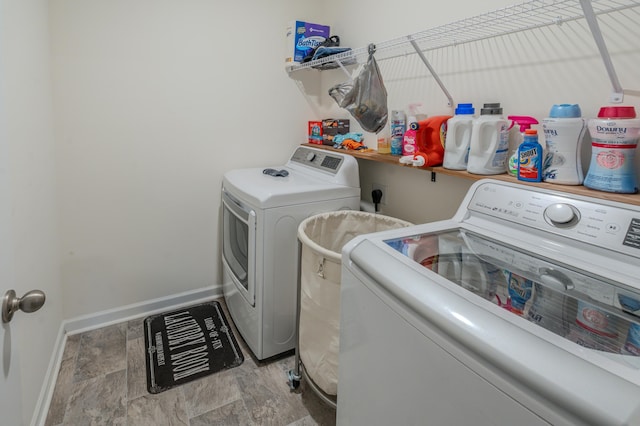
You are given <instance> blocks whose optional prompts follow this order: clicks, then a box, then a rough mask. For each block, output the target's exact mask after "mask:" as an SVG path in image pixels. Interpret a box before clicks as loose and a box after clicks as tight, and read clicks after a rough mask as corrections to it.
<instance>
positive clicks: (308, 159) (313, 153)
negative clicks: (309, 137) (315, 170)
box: [307, 152, 316, 162]
mask: <svg viewBox="0 0 640 426" xmlns="http://www.w3.org/2000/svg"><path fill="white" fill-rule="evenodd" d="M315 158H316V154H315V152H310V153H308V154H307V161H309V162H311V161H313V160H314V159H315Z"/></svg>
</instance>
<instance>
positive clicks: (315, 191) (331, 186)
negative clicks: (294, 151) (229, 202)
mask: <svg viewBox="0 0 640 426" xmlns="http://www.w3.org/2000/svg"><path fill="white" fill-rule="evenodd" d="M267 168H269V167H261V168H251V169H237V170H231V171H229V172H227V173H225V174H224V177H223V180H222V186H223V187H224V188H225V189H226V190H227V191H229V192H230V193H231V194H232V195H234V196H236V197H237V198H240V199H241V200H243V201H245V202H247V203H249V204H252V205H253V206H254V207H258V208H263V209H267V208H273V207H282V206H289V205H294V204H305V203H312V202H317V201H327V200H336V199H340V198H352V197H358V198H360V188H355V187H350V186H344V185H338V184H336V183H333V182H326V181H325V180H323V176H320V175H318V176H313V175H309V174H307V173H303V172H301V171H299V170H295V169H292V168H290V167H271V168H273V169H276V170H286V171H287V172H289V174H288V175H287V176H271V175H269V174H265V173H263V171H264V170H265V169H267Z"/></svg>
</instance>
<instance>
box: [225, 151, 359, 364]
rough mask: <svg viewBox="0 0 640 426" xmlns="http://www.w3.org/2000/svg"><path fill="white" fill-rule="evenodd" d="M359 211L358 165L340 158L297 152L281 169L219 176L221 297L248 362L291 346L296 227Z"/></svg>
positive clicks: (338, 155) (346, 157) (329, 153)
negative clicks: (346, 211)
mask: <svg viewBox="0 0 640 426" xmlns="http://www.w3.org/2000/svg"><path fill="white" fill-rule="evenodd" d="M359 206H360V178H359V174H358V163H357V161H356V160H355V158H353V157H352V156H350V155H345V154H343V153H338V152H333V151H326V150H321V149H315V148H310V147H298V148H297V149H296V150H295V151H294V152H293V154H292V155H291V157H290V159H289V161H288V162H287V163H286V164H285V165H284V166H279V167H260V168H250V169H238V170H232V171H229V172H227V173H225V175H224V178H223V181H222V209H223V224H222V231H223V250H222V263H223V270H224V283H223V292H224V297H225V301H226V303H227V306H228V308H229V312H230V314H231V317H232V318H233V321H234V323H235V325H236V327H237V329H238V331H239V332H240V334H241V335H242V337H243V338H244V340H245V341H246V343H247V345H248V346H249V347H250V348H251V350H252V351H253V353H254V355H255V356H256V358H258V359H265V358H268V357H271V356H274V355H278V354H280V353H282V352H286V351H288V350H291V349H293V348H294V347H295V343H296V304H297V300H298V297H297V280H298V241H297V230H298V226H299V225H300V222H302V221H303V220H304V219H306V218H307V217H309V216H312V215H314V214H317V213H322V212H327V211H335V210H342V209H351V210H357V209H359Z"/></svg>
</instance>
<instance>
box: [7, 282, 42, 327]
mask: <svg viewBox="0 0 640 426" xmlns="http://www.w3.org/2000/svg"><path fill="white" fill-rule="evenodd" d="M44 301H45V296H44V293H43V292H42V291H40V290H31V291H30V292H27V293H26V294H25V295H24V296H22V297H17V296H16V292H15V291H13V290H9V291H7V292H6V293H5V294H4V299H3V300H2V322H9V321H11V319H12V318H13V314H14V313H15V312H17V311H22V312H26V313H30V312H35V311H37V310H38V309H40V308H42V305H44Z"/></svg>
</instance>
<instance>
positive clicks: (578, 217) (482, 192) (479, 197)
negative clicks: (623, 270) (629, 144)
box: [466, 182, 640, 258]
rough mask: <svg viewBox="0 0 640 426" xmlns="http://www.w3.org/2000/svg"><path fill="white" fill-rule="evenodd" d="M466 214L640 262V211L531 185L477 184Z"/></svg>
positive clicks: (629, 206) (633, 207)
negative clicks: (634, 258)
mask: <svg viewBox="0 0 640 426" xmlns="http://www.w3.org/2000/svg"><path fill="white" fill-rule="evenodd" d="M466 208H467V210H469V211H471V212H475V213H480V214H482V215H489V216H491V217H492V218H494V219H497V220H499V221H503V220H504V221H508V222H515V223H518V224H520V225H524V226H527V227H532V228H536V229H539V230H542V231H545V232H549V233H553V234H557V235H562V236H563V237H568V238H572V239H575V240H579V241H582V242H585V243H589V244H593V245H596V246H598V247H602V248H605V249H610V250H615V251H617V252H621V253H624V254H628V255H631V256H634V257H637V258H640V207H638V206H633V205H624V204H621V203H614V202H608V201H606V200H600V199H595V198H589V197H581V196H578V195H573V194H567V193H563V192H559V191H551V190H546V189H542V188H534V187H530V186H526V187H524V186H521V185H514V184H508V183H504V184H503V183H494V182H482V183H480V184H479V185H478V186H477V188H476V191H475V193H474V194H473V196H472V197H471V200H470V202H469V203H468V205H467V206H466Z"/></svg>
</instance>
